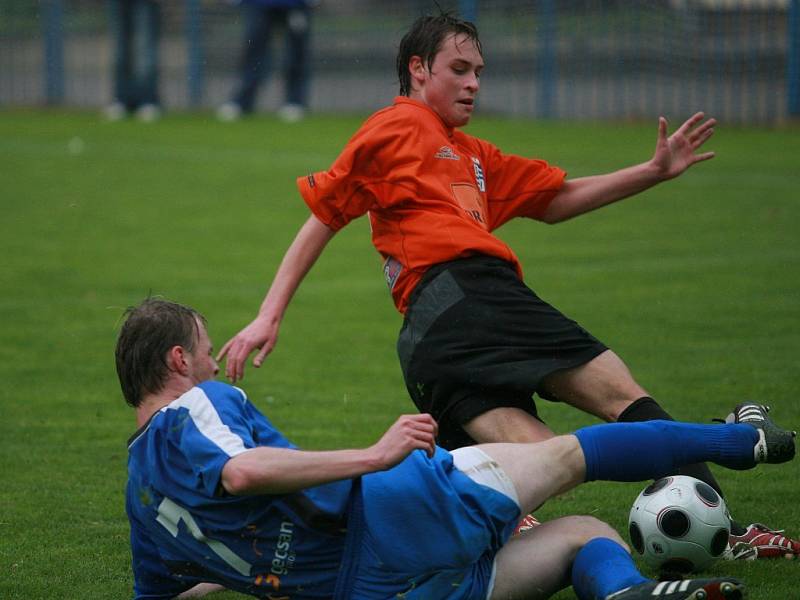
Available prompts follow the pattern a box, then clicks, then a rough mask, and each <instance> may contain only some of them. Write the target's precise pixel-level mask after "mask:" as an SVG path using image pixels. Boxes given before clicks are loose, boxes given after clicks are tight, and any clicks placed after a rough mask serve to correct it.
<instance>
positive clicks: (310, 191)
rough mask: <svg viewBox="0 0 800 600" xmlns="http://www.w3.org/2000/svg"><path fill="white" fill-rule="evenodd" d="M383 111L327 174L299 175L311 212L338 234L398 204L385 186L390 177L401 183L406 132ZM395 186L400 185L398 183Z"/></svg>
mask: <svg viewBox="0 0 800 600" xmlns="http://www.w3.org/2000/svg"><path fill="white" fill-rule="evenodd" d="M390 111H391V107H390V108H388V109H384V110H383V111H379V112H378V113H376V114H375V115H373V116H372V117H370V119H368V120H367V122H366V123H364V125H363V126H362V127H361V129H359V130H358V132H356V134H355V135H354V136H353V137H352V138H351V139H350V141H349V142H348V143H347V145H346V146H345V147H344V149H343V150H342V153H341V154H340V155H339V157H338V158H337V159H336V160H335V161H334V163H333V165H332V166H331V168H330V169H329V170H328V171H320V172H317V173H312V174H310V175H308V176H306V177H298V179H297V187H298V188H299V190H300V194H301V195H302V197H303V200H304V201H305V203H306V204H307V205H308V207H309V208H310V209H311V212H313V213H314V215H315V216H316V217H317V218H318V219H319V220H320V221H322V222H323V223H325V224H326V225H327V226H328V227H330V228H331V229H333V230H334V231H338V230H339V229H341V228H342V227H344V226H345V225H347V224H348V223H349V222H350V221H352V220H353V219H357V218H358V217H360V216H362V215H364V214H366V213H367V212H368V211H370V210H375V209H378V208H387V207H388V206H391V205H392V204H393V203H395V202H396V201H398V200H399V197H398V194H397V193H396V191H395V192H394V193H393V191H392V187H394V186H389V185H387V184H388V182H387V181H386V180H385V179H386V177H387V175H386V174H387V173H394V174H395V175H393V178H394V179H398V178H399V179H402V173H403V164H402V163H403V159H402V156H401V150H402V148H403V147H404V146H405V143H406V142H407V141H408V139H407V138H408V132H407V131H405V128H403V127H402V126H401V125H400V124H398V123H397V122H396V121H395V120H394V119H392V115H391V112H390ZM395 185H396V184H395Z"/></svg>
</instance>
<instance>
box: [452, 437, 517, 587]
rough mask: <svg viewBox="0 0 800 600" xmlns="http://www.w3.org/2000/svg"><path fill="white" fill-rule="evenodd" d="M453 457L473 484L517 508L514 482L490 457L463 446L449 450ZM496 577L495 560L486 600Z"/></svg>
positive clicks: (454, 462) (473, 448) (474, 448)
mask: <svg viewBox="0 0 800 600" xmlns="http://www.w3.org/2000/svg"><path fill="white" fill-rule="evenodd" d="M450 454H452V455H453V466H455V468H456V469H458V470H459V471H461V472H462V473H464V475H466V476H467V477H469V478H470V479H472V481H474V482H475V483H478V484H480V485H485V486H486V487H490V488H492V489H493V490H495V491H497V492H500V493H501V494H505V495H506V496H508V497H509V498H511V499H512V500H513V501H514V502H515V503H516V505H517V506H519V496H518V495H517V488H515V487H514V482H513V481H511V478H510V477H509V476H508V475H506V472H505V471H504V470H503V469H502V468H501V467H500V465H498V464H497V463H496V462H495V461H494V460H493V459H492V457H491V456H489V455H488V454H486V452H484V451H483V450H481V449H480V448H478V447H476V446H465V447H463V448H457V449H456V450H451V451H450ZM496 575H497V558H496V557H495V560H494V563H493V564H492V575H491V577H490V578H489V586H488V588H487V592H486V600H489V598H491V596H492V591H493V590H494V580H495V576H496Z"/></svg>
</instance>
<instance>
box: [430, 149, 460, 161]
mask: <svg viewBox="0 0 800 600" xmlns="http://www.w3.org/2000/svg"><path fill="white" fill-rule="evenodd" d="M433 157H434V158H444V159H447V160H461V157H460V156H459V155H458V154H456V153H455V152H454V151H453V149H452V148H451V147H450V146H442V147H441V148H439V151H438V152H437V153H436V154H434V155H433Z"/></svg>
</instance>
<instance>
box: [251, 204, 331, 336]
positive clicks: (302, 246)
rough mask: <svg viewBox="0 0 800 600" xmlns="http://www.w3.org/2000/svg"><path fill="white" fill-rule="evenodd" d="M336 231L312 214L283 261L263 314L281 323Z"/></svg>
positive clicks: (261, 309)
mask: <svg viewBox="0 0 800 600" xmlns="http://www.w3.org/2000/svg"><path fill="white" fill-rule="evenodd" d="M334 234H335V232H334V231H333V230H332V229H330V228H329V227H328V226H327V225H325V224H324V223H323V222H322V221H320V220H319V219H317V217H315V216H314V215H311V216H310V217H309V218H308V220H307V221H306V222H305V224H304V225H303V226H302V227H301V228H300V231H299V232H298V234H297V236H296V237H295V239H294V241H293V242H292V244H291V245H290V246H289V249H288V250H287V251H286V254H285V256H284V257H283V260H282V261H281V264H280V267H279V268H278V272H277V273H276V275H275V279H274V281H273V282H272V285H271V286H270V289H269V292H267V296H266V297H265V298H264V302H262V304H261V308H260V309H259V314H260V315H264V316H266V317H267V318H270V319H273V320H276V321H280V320H281V319H282V318H283V313H284V312H285V311H286V307H287V306H288V305H289V302H290V301H291V299H292V297H293V296H294V293H295V292H296V291H297V288H298V287H299V286H300V283H301V282H302V281H303V279H304V278H305V276H306V274H307V273H308V271H309V270H310V269H311V267H312V266H314V263H315V262H316V261H317V259H318V258H319V255H320V254H321V253H322V250H323V249H324V248H325V246H326V245H327V243H328V242H329V241H330V239H331V238H332V237H333V236H334Z"/></svg>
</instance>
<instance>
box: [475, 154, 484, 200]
mask: <svg viewBox="0 0 800 600" xmlns="http://www.w3.org/2000/svg"><path fill="white" fill-rule="evenodd" d="M472 166H473V168H474V169H475V182H476V183H477V184H478V189H479V190H480V191H482V192H485V191H486V178H485V177H484V176H483V167H481V161H479V160H478V159H477V158H475V157H474V156H473V157H472Z"/></svg>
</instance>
